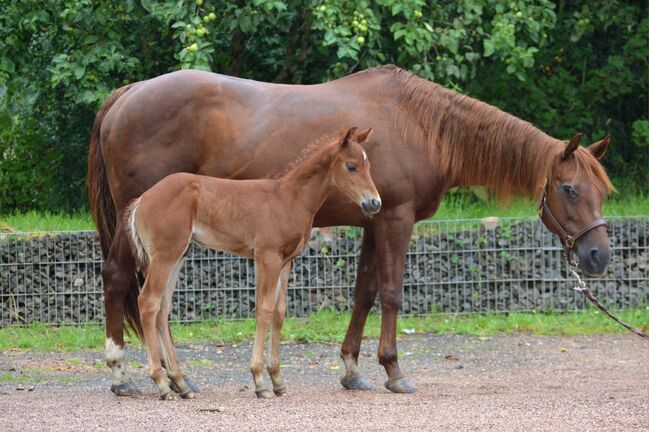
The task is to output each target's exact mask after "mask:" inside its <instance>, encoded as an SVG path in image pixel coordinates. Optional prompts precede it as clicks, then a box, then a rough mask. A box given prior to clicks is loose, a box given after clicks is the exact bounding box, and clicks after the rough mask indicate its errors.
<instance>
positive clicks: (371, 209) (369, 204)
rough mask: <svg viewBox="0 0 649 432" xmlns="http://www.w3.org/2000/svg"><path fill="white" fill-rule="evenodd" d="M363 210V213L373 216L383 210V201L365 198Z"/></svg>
mask: <svg viewBox="0 0 649 432" xmlns="http://www.w3.org/2000/svg"><path fill="white" fill-rule="evenodd" d="M361 209H362V210H363V213H365V214H368V215H373V214H376V213H378V212H379V210H381V199H380V198H374V197H372V198H363V199H362V200H361Z"/></svg>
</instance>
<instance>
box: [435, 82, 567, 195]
mask: <svg viewBox="0 0 649 432" xmlns="http://www.w3.org/2000/svg"><path fill="white" fill-rule="evenodd" d="M443 91H446V92H449V91H448V90H446V89H444V90H443ZM450 93H451V94H452V96H451V97H450V98H449V101H448V102H449V105H448V106H447V107H446V110H445V112H444V113H441V114H438V115H441V117H442V119H441V122H440V123H438V125H439V126H438V128H437V130H436V131H433V132H432V133H433V135H434V136H433V137H432V138H433V139H434V140H435V141H436V142H437V143H438V146H439V148H438V150H441V158H440V159H441V162H442V166H443V167H444V168H445V169H444V171H445V172H446V175H447V177H448V178H449V179H451V183H452V186H472V185H481V186H486V187H487V188H488V189H490V190H491V191H493V192H495V193H496V194H498V195H500V196H504V197H508V196H510V195H511V194H520V195H523V196H527V197H530V198H532V197H534V196H535V195H536V194H537V193H538V189H539V187H540V185H541V184H543V182H544V179H545V177H546V176H547V175H548V174H549V170H550V169H551V167H552V164H553V162H554V160H555V158H556V156H557V155H558V154H559V152H560V151H561V150H562V149H563V147H564V144H563V143H562V142H561V141H559V140H557V139H555V138H552V137H550V136H549V135H547V134H545V133H544V132H542V131H541V130H539V129H537V128H536V127H534V126H533V125H531V124H530V123H528V122H526V121H523V120H521V119H519V118H517V117H515V116H513V115H510V114H507V113H505V112H503V111H500V110H499V109H497V108H495V107H492V106H490V105H487V104H485V103H484V102H480V101H477V100H475V99H471V98H469V97H465V96H462V95H459V94H457V93H454V92H450ZM442 123H443V124H442Z"/></svg>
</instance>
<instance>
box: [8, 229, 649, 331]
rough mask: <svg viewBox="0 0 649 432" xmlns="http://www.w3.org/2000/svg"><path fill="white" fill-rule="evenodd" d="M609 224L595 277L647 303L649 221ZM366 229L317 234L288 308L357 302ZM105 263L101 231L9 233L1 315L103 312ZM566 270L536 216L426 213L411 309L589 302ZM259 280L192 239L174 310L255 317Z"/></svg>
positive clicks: (614, 291)
mask: <svg viewBox="0 0 649 432" xmlns="http://www.w3.org/2000/svg"><path fill="white" fill-rule="evenodd" d="M492 225H493V226H492ZM608 231H609V236H610V238H611V244H612V246H613V254H612V257H611V263H610V264H609V266H608V271H607V273H606V274H605V275H604V276H603V277H602V278H600V279H593V280H590V281H588V283H589V286H590V287H591V288H592V289H594V291H595V292H596V293H597V294H598V295H599V296H600V297H601V299H602V300H603V301H604V302H605V303H606V304H608V305H609V306H611V307H614V308H617V309H624V308H629V307H634V306H644V305H647V304H649V220H647V219H632V218H619V219H614V220H612V221H609V223H608ZM361 235H362V234H361V231H360V230H359V229H354V228H351V229H337V230H334V238H333V240H332V241H324V240H322V239H320V238H319V237H318V236H317V235H313V236H312V238H311V241H310V242H309V243H308V246H307V248H306V249H305V251H304V252H303V253H302V255H300V257H298V258H297V259H296V260H295V261H294V264H293V272H292V275H291V279H290V282H289V291H288V314H289V315H292V316H304V315H306V314H308V313H309V312H311V311H318V310H322V309H335V310H350V309H351V307H352V305H353V291H354V277H355V273H356V266H357V263H358V254H359V251H360V237H361ZM101 266H102V257H101V251H100V248H99V242H98V240H97V238H96V234H95V233H94V232H70V233H50V234H47V235H29V234H2V237H0V325H7V324H28V323H33V322H39V323H53V324H72V323H84V322H98V321H101V320H102V319H103V314H104V305H103V288H102V281H101ZM565 271H566V269H565V265H564V263H563V260H562V257H561V248H560V245H559V243H558V241H557V239H556V238H555V237H554V236H552V235H551V234H550V233H548V232H547V230H545V228H542V225H541V224H540V223H539V222H538V221H536V220H535V221H532V220H501V221H500V222H499V223H496V224H494V223H493V221H488V223H487V222H485V223H484V224H482V223H480V221H478V220H473V221H457V222H456V221H450V222H425V223H422V224H419V225H417V226H416V227H415V230H414V232H413V235H412V241H411V244H410V250H409V253H408V256H407V258H406V263H405V276H404V293H403V305H402V313H403V314H406V315H411V314H412V315H422V314H428V313H431V312H435V311H439V312H512V311H530V310H538V311H548V310H573V309H578V308H583V307H585V303H584V300H583V298H582V297H581V295H580V294H578V293H576V292H574V291H573V290H572V289H571V288H572V286H573V282H572V280H567V279H566V275H565ZM254 284H255V271H254V262H253V261H252V260H248V259H244V258H238V257H232V256H230V255H227V254H223V253H220V252H215V251H211V250H206V249H203V248H199V247H195V246H192V247H191V248H190V250H189V251H188V254H187V260H186V262H185V265H184V266H183V269H182V272H181V274H180V279H179V283H178V286H177V289H176V294H175V298H174V306H173V310H172V319H173V320H176V321H198V320H203V319H216V318H225V319H231V318H245V317H252V316H254V308H255V290H254V286H255V285H254ZM377 303H378V300H377Z"/></svg>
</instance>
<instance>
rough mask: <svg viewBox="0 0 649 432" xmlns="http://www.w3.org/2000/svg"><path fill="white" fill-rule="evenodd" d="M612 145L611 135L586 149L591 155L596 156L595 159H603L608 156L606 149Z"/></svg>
mask: <svg viewBox="0 0 649 432" xmlns="http://www.w3.org/2000/svg"><path fill="white" fill-rule="evenodd" d="M610 143H611V134H608V135H606V136H605V137H604V138H602V139H601V140H599V141H595V142H594V143H592V144H591V145H589V146H588V147H586V150H588V151H589V152H590V154H592V155H593V156H595V159H601V158H603V157H604V155H605V154H606V149H608V145H609V144H610Z"/></svg>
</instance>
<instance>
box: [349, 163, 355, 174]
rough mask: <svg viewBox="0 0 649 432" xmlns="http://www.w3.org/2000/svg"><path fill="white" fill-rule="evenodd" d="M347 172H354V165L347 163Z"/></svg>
mask: <svg viewBox="0 0 649 432" xmlns="http://www.w3.org/2000/svg"><path fill="white" fill-rule="evenodd" d="M347 171H349V172H354V171H356V165H354V164H353V163H348V164H347Z"/></svg>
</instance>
